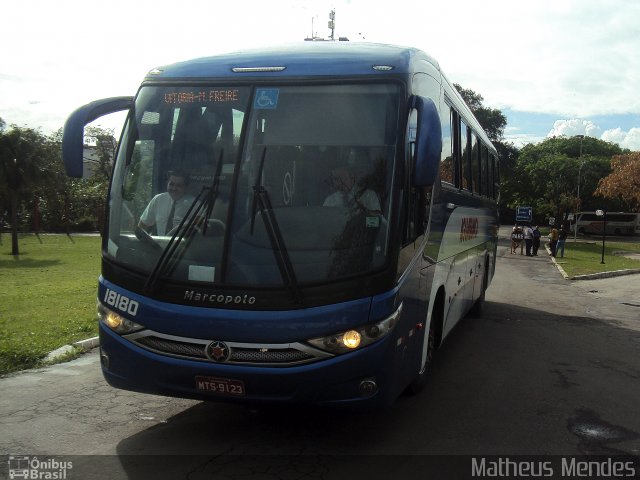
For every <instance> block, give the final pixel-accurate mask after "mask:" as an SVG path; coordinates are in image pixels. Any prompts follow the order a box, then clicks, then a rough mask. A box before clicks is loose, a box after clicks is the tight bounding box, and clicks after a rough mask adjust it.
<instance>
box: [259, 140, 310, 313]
mask: <svg viewBox="0 0 640 480" xmlns="http://www.w3.org/2000/svg"><path fill="white" fill-rule="evenodd" d="M266 155H267V147H264V149H263V150H262V158H261V159H260V167H259V168H258V176H257V178H256V184H255V185H254V186H253V204H252V207H251V234H252V235H253V230H254V226H255V219H256V214H257V210H258V209H260V216H261V217H262V219H263V220H264V227H265V229H266V231H267V235H268V236H269V242H270V243H271V249H272V250H273V254H274V256H275V257H276V262H277V264H278V269H279V270H280V275H281V276H282V279H283V280H284V283H285V285H286V286H287V288H288V289H289V291H290V292H291V296H292V297H293V300H294V301H295V302H296V303H300V302H301V301H302V293H301V292H300V287H299V285H298V279H297V278H296V273H295V271H294V269H293V264H292V263H291V258H290V257H289V252H288V251H287V247H286V246H285V243H284V238H283V237H282V230H280V226H279V225H278V220H277V219H276V216H275V214H274V213H273V206H272V204H271V199H270V198H269V192H268V191H267V189H265V188H264V187H263V186H262V170H263V168H264V160H265V157H266Z"/></svg>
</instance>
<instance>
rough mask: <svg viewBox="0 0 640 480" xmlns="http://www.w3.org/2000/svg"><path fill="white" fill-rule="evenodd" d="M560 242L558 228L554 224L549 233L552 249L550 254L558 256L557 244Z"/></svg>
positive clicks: (550, 248) (550, 247)
mask: <svg viewBox="0 0 640 480" xmlns="http://www.w3.org/2000/svg"><path fill="white" fill-rule="evenodd" d="M557 243H558V229H557V228H556V227H555V226H553V227H552V228H551V232H550V233H549V250H551V253H550V255H551V256H552V257H555V256H556V246H557Z"/></svg>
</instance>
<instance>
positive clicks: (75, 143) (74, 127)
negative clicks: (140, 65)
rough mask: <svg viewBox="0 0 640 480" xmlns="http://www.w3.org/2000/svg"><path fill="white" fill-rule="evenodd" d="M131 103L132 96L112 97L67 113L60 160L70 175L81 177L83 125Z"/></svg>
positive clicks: (127, 107) (129, 106) (118, 110)
mask: <svg viewBox="0 0 640 480" xmlns="http://www.w3.org/2000/svg"><path fill="white" fill-rule="evenodd" d="M132 105H133V97H112V98H105V99H103V100H96V101H95V102H91V103H88V104H87V105H84V106H82V107H80V108H78V109H77V110H76V111H75V112H73V113H72V114H71V115H69V118H68V119H67V121H66V122H65V124H64V131H63V134H62V160H63V162H64V169H65V171H66V172H67V175H68V176H70V177H76V178H80V177H82V157H83V153H84V152H83V147H84V127H85V125H87V124H88V123H91V122H93V121H94V120H95V119H96V118H100V117H102V116H104V115H108V114H110V113H115V112H120V111H122V110H128V109H129V108H131V106H132Z"/></svg>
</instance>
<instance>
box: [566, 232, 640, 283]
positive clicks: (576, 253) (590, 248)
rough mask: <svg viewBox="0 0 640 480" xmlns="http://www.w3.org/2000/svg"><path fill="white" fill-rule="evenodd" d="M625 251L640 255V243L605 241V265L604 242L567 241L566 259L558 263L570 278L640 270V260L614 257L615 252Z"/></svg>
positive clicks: (619, 256)
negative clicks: (633, 269) (599, 273)
mask: <svg viewBox="0 0 640 480" xmlns="http://www.w3.org/2000/svg"><path fill="white" fill-rule="evenodd" d="M623 251H624V252H631V253H640V242H634V243H618V242H606V241H605V249H604V262H605V263H604V264H601V263H600V262H601V261H602V242H598V241H596V242H589V243H582V242H578V243H573V240H570V239H567V241H566V244H565V251H564V258H560V257H556V261H557V262H558V263H559V264H560V266H562V268H563V269H564V271H565V272H567V275H569V276H570V277H575V276H577V275H587V274H590V273H597V272H609V271H613V270H626V269H631V268H640V260H634V259H630V258H626V257H623V256H621V255H614V252H623Z"/></svg>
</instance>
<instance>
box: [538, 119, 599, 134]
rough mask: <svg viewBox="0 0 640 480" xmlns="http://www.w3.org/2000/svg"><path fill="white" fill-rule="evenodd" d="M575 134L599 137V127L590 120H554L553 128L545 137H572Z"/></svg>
mask: <svg viewBox="0 0 640 480" xmlns="http://www.w3.org/2000/svg"><path fill="white" fill-rule="evenodd" d="M575 135H587V136H589V137H596V138H597V137H599V136H600V127H598V126H597V125H596V124H595V123H593V122H592V121H590V120H580V119H577V118H574V119H571V120H556V121H555V122H554V123H553V128H552V129H551V131H550V132H549V133H548V134H547V137H563V136H564V137H573V136H575Z"/></svg>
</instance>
